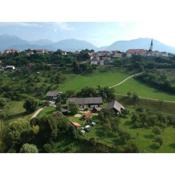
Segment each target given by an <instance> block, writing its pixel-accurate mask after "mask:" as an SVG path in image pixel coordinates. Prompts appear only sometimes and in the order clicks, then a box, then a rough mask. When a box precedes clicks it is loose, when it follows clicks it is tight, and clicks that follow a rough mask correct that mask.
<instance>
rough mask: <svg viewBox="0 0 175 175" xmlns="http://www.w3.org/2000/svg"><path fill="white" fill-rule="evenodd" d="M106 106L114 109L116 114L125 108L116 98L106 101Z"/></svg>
mask: <svg viewBox="0 0 175 175" xmlns="http://www.w3.org/2000/svg"><path fill="white" fill-rule="evenodd" d="M107 108H108V109H112V110H114V111H115V112H116V113H117V114H121V113H122V112H123V111H124V110H125V107H124V106H123V105H122V104H120V103H119V102H118V101H116V100H114V101H112V102H110V103H108V106H107Z"/></svg>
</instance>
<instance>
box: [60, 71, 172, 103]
mask: <svg viewBox="0 0 175 175" xmlns="http://www.w3.org/2000/svg"><path fill="white" fill-rule="evenodd" d="M128 76H129V75H128V74H126V73H122V72H120V71H110V72H96V73H93V74H90V75H84V76H82V75H67V80H66V81H65V82H64V83H63V84H61V85H60V87H59V89H60V90H62V91H67V90H75V91H79V90H80V89H81V88H83V87H86V86H89V87H97V86H98V85H101V86H112V85H114V84H117V83H119V82H120V81H122V80H123V79H125V78H126V77H128ZM115 90H116V93H118V94H123V95H125V94H127V92H128V91H130V92H136V93H137V94H138V95H139V96H141V97H146V98H155V99H160V100H171V101H173V100H175V95H170V94H167V93H164V92H160V91H157V90H156V89H154V88H151V87H149V86H147V85H145V84H142V83H141V82H139V81H137V80H135V79H133V78H132V79H130V80H128V81H126V82H125V83H124V84H122V85H121V86H118V87H115Z"/></svg>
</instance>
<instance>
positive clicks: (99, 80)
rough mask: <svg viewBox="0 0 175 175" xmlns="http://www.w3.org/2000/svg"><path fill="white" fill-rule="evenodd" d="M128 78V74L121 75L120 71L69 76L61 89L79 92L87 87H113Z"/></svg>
mask: <svg viewBox="0 0 175 175" xmlns="http://www.w3.org/2000/svg"><path fill="white" fill-rule="evenodd" d="M127 76H128V75H127V74H124V73H121V72H119V71H118V72H116V71H110V72H95V73H93V74H89V75H67V80H66V81H65V82H64V83H63V84H61V85H60V89H61V90H62V91H66V90H76V91H79V90H80V89H81V88H82V87H86V86H89V87H97V86H98V85H101V86H111V85H113V84H115V83H118V82H120V81H122V80H123V79H124V78H126V77H127Z"/></svg>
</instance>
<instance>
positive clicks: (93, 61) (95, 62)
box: [90, 58, 99, 65]
mask: <svg viewBox="0 0 175 175" xmlns="http://www.w3.org/2000/svg"><path fill="white" fill-rule="evenodd" d="M98 63H99V60H98V59H97V58H92V59H91V61H90V64H91V65H98Z"/></svg>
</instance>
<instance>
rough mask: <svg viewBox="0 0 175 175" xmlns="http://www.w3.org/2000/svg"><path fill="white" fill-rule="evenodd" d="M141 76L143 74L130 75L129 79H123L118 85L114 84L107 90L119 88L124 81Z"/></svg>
mask: <svg viewBox="0 0 175 175" xmlns="http://www.w3.org/2000/svg"><path fill="white" fill-rule="evenodd" d="M141 74H143V72H140V73H136V74H133V75H130V76H129V77H127V78H125V79H124V80H122V81H121V82H119V83H117V84H114V85H112V86H110V87H109V88H114V87H117V86H120V85H122V84H123V83H124V82H125V81H127V80H129V79H131V78H133V77H136V76H138V75H141Z"/></svg>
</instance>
